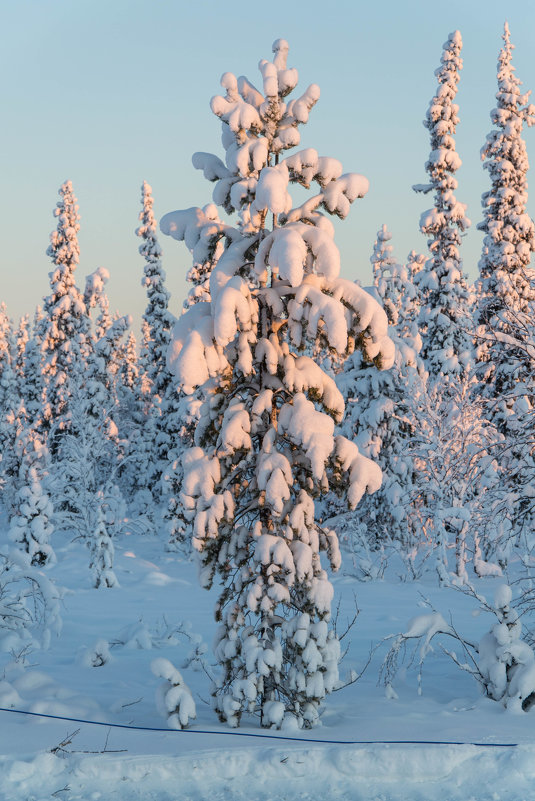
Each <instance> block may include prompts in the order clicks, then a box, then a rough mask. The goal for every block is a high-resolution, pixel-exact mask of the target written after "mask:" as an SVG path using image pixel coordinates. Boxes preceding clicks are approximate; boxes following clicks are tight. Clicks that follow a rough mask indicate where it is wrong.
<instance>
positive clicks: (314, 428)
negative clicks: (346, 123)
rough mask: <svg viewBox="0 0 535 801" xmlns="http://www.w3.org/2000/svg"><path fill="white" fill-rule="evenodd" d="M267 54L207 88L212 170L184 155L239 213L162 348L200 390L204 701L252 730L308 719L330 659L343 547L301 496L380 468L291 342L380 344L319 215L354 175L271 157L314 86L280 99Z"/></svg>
mask: <svg viewBox="0 0 535 801" xmlns="http://www.w3.org/2000/svg"><path fill="white" fill-rule="evenodd" d="M273 51H274V53H275V57H274V60H273V61H272V62H269V61H261V62H260V71H261V74H262V81H263V93H261V92H259V91H258V90H256V89H255V88H254V87H253V86H252V84H251V83H250V82H249V81H248V80H247V79H246V78H240V79H239V80H237V79H236V77H235V76H234V75H232V74H231V73H225V74H224V75H223V77H222V79H221V83H222V86H223V88H224V89H225V90H226V95H225V97H220V96H217V97H214V98H213V99H212V103H211V107H212V111H213V112H214V113H215V114H216V115H217V116H218V117H219V118H220V119H221V121H222V127H223V138H222V141H223V145H224V147H225V150H226V154H225V156H226V166H225V164H224V163H223V161H221V159H219V158H218V157H216V156H214V155H211V154H208V153H197V154H195V156H194V157H193V163H194V165H195V166H196V167H197V168H199V169H202V170H203V172H204V175H205V176H206V177H207V178H208V179H209V180H212V181H216V182H217V183H216V187H215V190H214V194H213V197H214V201H215V202H216V203H217V204H218V205H221V206H223V208H224V209H225V210H226V211H227V213H229V214H234V213H236V215H237V224H236V228H232V229H230V230H227V231H226V236H225V243H224V252H223V253H222V254H221V256H220V257H219V260H218V262H217V265H216V266H215V268H214V269H213V271H212V275H211V280H210V297H211V300H210V303H207V302H200V303H196V304H194V305H193V306H192V307H191V308H190V309H189V310H188V311H187V312H186V313H185V314H184V315H182V317H181V318H180V319H179V320H178V322H177V325H176V326H175V329H174V337H173V342H172V344H171V349H170V354H169V361H170V364H171V365H172V366H173V368H174V370H175V371H176V373H177V376H178V377H179V379H180V382H181V386H182V387H183V389H184V390H185V391H186V392H190V393H191V392H192V391H194V390H195V388H196V387H198V386H203V393H204V398H205V401H204V404H203V409H202V413H201V419H200V422H199V424H198V426H197V429H196V432H195V447H194V448H192V449H190V450H189V451H188V452H187V453H186V455H185V456H184V482H183V489H182V493H181V500H182V502H183V505H184V506H185V508H187V509H188V510H189V514H190V516H191V518H192V519H193V518H194V540H193V544H194V547H195V549H196V550H197V551H198V553H199V557H200V563H201V580H202V583H203V584H204V585H205V586H210V585H211V584H212V582H213V581H214V579H215V577H216V575H218V576H219V578H220V581H221V584H222V590H221V595H220V599H219V602H218V604H217V607H216V617H217V619H218V620H219V621H220V624H221V625H220V628H219V632H218V635H217V641H216V655H217V659H218V661H219V662H220V665H221V667H222V669H223V675H222V677H221V681H220V682H219V683H218V686H217V687H216V689H215V691H214V703H215V706H216V709H217V711H218V713H219V715H220V717H221V719H223V720H226V721H227V722H228V723H229V724H230V725H234V726H236V725H238V723H239V720H240V717H241V715H242V713H243V712H245V711H253V710H258V711H259V713H260V716H261V722H262V725H265V726H271V725H275V726H279V725H280V724H281V722H282V720H283V717H284V715H288V716H295V718H296V719H297V721H298V724H299V725H304V726H310V725H313V724H314V723H315V722H316V721H317V719H318V707H319V705H320V703H321V701H322V699H323V698H324V696H325V694H326V693H328V692H330V691H332V690H333V689H334V688H335V687H336V686H337V682H338V661H339V657H340V646H339V643H338V640H337V637H336V634H335V633H334V631H333V630H329V619H330V605H331V599H332V592H333V591H332V587H331V584H330V582H329V580H328V578H327V574H326V571H325V569H324V567H323V566H322V564H321V560H320V554H321V552H325V553H326V555H327V558H328V560H329V562H330V564H331V566H332V568H333V569H337V568H338V566H339V564H340V556H339V550H338V541H337V537H336V534H335V533H334V532H332V531H330V530H328V529H324V528H323V527H322V526H321V525H320V523H319V522H318V520H317V519H316V512H315V506H314V503H315V498H317V497H319V496H320V495H321V494H322V493H324V492H326V491H327V489H328V487H329V484H330V485H331V486H332V487H333V488H337V489H338V491H340V492H344V491H346V490H347V492H348V497H349V502H350V504H351V505H353V506H354V505H355V504H356V503H357V502H358V500H359V499H360V497H361V496H362V494H363V493H364V492H365V491H366V489H367V488H368V489H370V490H373V489H376V488H377V487H378V485H379V483H380V470H379V468H378V467H377V465H375V464H374V463H373V462H371V461H370V460H368V459H366V458H365V457H363V456H362V455H361V454H360V453H359V451H358V448H357V447H356V445H354V443H352V442H350V441H348V440H346V439H345V438H344V437H342V436H338V437H335V436H334V425H335V420H337V421H339V420H340V419H341V417H342V415H343V408H344V404H343V399H342V396H341V394H340V392H339V391H338V390H337V388H336V386H335V384H334V381H333V380H332V379H331V378H329V377H328V376H327V375H326V374H325V373H324V371H323V370H322V369H321V367H320V366H319V365H318V364H317V363H316V362H315V361H313V360H312V359H311V358H309V357H308V356H303V355H301V353H302V348H304V347H306V346H307V344H314V343H315V344H316V346H319V345H320V344H321V346H322V347H323V348H324V349H325V350H329V349H333V350H336V351H338V352H339V353H344V352H345V351H346V349H347V347H348V335H349V336H350V337H351V340H352V341H353V339H354V338H355V337H356V341H357V342H358V344H359V347H361V348H362V349H363V350H366V352H367V355H368V358H369V359H370V361H373V360H375V362H376V363H377V364H378V365H381V366H385V367H386V366H389V365H390V364H391V362H392V350H393V348H392V342H391V341H390V340H389V339H388V337H387V320H386V316H385V314H384V312H383V311H382V309H381V308H380V306H379V305H378V304H377V302H376V301H374V300H373V299H372V298H371V297H370V296H369V295H367V294H366V293H365V292H364V291H363V290H362V289H360V288H359V287H358V286H356V285H355V284H353V283H352V282H350V281H347V280H344V279H341V278H339V270H340V256H339V252H338V249H337V248H336V245H335V244H334V241H333V235H334V232H333V227H332V224H331V223H330V222H329V221H328V218H327V216H326V215H325V212H327V214H332V215H336V216H339V217H341V218H343V217H345V216H346V215H347V214H348V212H349V209H350V206H351V203H352V201H354V200H355V199H356V198H358V197H362V196H363V195H364V194H365V193H366V191H367V188H368V182H367V180H366V179H365V178H363V177H362V176H360V175H354V174H342V165H341V164H340V162H338V161H337V160H336V159H331V158H323V157H319V156H318V154H317V152H316V151H315V150H313V149H312V148H309V149H307V150H301V151H298V152H296V153H295V154H294V155H292V156H290V157H288V158H283V152H284V151H285V150H287V149H289V148H291V147H294V146H295V145H297V144H298V143H299V140H300V136H299V131H298V126H299V125H300V124H302V123H305V122H306V121H307V120H308V115H309V111H310V110H311V108H312V107H313V106H314V105H315V103H316V101H317V100H318V97H319V89H318V87H317V86H315V85H312V86H310V87H309V88H308V89H307V90H306V91H305V92H304V94H303V95H301V97H298V98H296V99H293V100H289V101H286V100H285V98H286V96H287V95H289V94H290V92H291V91H292V90H293V89H294V88H295V86H296V84H297V71H296V70H295V69H289V68H287V65H286V58H287V53H288V45H287V43H286V42H285V41H284V40H282V39H279V40H277V41H276V42H275V43H274V45H273ZM312 181H315V182H316V183H317V185H318V192H317V193H315V194H313V195H312V196H311V197H310V198H309V199H308V200H307V201H306V202H305V203H303V205H301V206H298V207H295V208H294V207H293V204H292V199H291V197H290V194H289V192H288V188H289V184H290V183H299V184H301V185H303V186H305V187H306V188H310V184H311V182H312ZM213 236H214V238H215V237H218V238H219V232H218V231H215V232H214V234H213Z"/></svg>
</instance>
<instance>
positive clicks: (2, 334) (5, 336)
mask: <svg viewBox="0 0 535 801" xmlns="http://www.w3.org/2000/svg"><path fill="white" fill-rule="evenodd" d="M12 330H13V325H12V322H11V320H10V319H9V316H8V313H7V306H6V304H5V303H3V302H2V303H0V377H1V375H2V373H3V371H4V368H5V366H6V364H11V338H12Z"/></svg>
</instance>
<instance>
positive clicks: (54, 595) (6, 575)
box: [0, 549, 61, 652]
mask: <svg viewBox="0 0 535 801" xmlns="http://www.w3.org/2000/svg"><path fill="white" fill-rule="evenodd" d="M60 600H61V592H60V591H59V589H58V588H57V587H56V586H55V585H54V584H53V583H52V582H51V581H50V580H49V579H48V578H47V577H46V576H45V575H43V573H42V572H41V571H40V570H38V569H37V568H35V567H33V566H32V565H31V564H30V560H29V557H28V555H27V554H25V553H23V552H21V551H19V550H15V549H11V550H9V551H7V550H5V549H4V550H2V551H1V552H0V651H4V652H12V651H16V650H17V649H19V648H20V647H21V646H26V645H28V644H29V645H32V646H33V647H42V648H48V646H49V644H50V638H51V636H52V634H58V633H59V631H60V630H61V617H60Z"/></svg>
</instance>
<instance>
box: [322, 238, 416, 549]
mask: <svg viewBox="0 0 535 801" xmlns="http://www.w3.org/2000/svg"><path fill="white" fill-rule="evenodd" d="M391 238H392V237H391V234H390V232H389V231H388V230H387V227H386V225H383V226H382V228H381V229H380V230H379V231H378V233H377V240H376V242H375V245H374V250H373V254H372V256H371V259H370V261H371V263H372V267H373V284H374V286H373V289H370V292H371V293H372V294H373V296H374V297H375V298H376V299H377V301H378V302H379V303H380V304H381V305H382V306H383V308H384V309H385V311H386V314H387V317H388V320H389V323H390V327H389V336H390V337H391V339H392V340H393V342H394V344H395V346H396V356H395V361H394V364H393V366H392V367H391V369H390V370H386V371H381V372H380V371H378V370H377V369H376V367H375V366H374V365H373V364H371V363H370V362H369V361H367V360H366V357H365V354H363V353H362V352H361V351H360V350H355V351H354V353H353V354H351V356H350V357H349V358H348V359H347V361H346V363H345V364H344V369H343V371H341V372H340V373H338V375H337V376H336V383H337V385H338V388H339V389H340V391H341V392H342V394H343V396H344V400H345V402H346V415H345V418H344V422H343V425H342V426H341V431H342V433H343V434H344V435H345V436H347V437H348V438H349V439H352V440H354V441H355V442H356V444H357V445H358V448H359V450H360V451H361V452H362V453H363V454H364V455H365V456H367V457H368V458H370V459H373V460H374V461H376V462H377V463H378V464H379V465H380V467H381V470H382V471H383V483H382V485H381V488H380V489H379V490H378V491H377V492H375V493H374V494H373V495H366V496H365V497H364V498H363V499H362V501H361V503H360V504H359V507H358V511H357V513H356V514H355V513H353V514H351V515H348V514H347V513H346V514H345V515H343V516H342V519H341V521H340V522H341V523H342V524H343V525H344V528H346V529H347V535H346V536H347V539H348V541H349V544H350V545H351V544H353V543H354V544H355V545H356V544H358V543H359V542H361V541H364V542H366V543H367V544H368V545H369V546H371V547H378V546H380V545H383V544H387V543H389V542H391V541H395V542H396V543H398V544H400V545H402V546H405V547H406V546H410V545H411V543H412V541H413V528H412V520H411V507H410V502H411V498H412V495H413V487H414V463H413V456H412V454H411V453H410V439H411V438H412V436H413V434H414V430H415V427H416V425H417V408H418V404H419V403H420V402H421V398H422V394H423V393H424V391H425V385H424V370H423V365H422V362H421V359H420V357H419V355H418V354H419V350H420V348H421V340H420V334H419V331H418V325H417V322H416V319H417V315H418V309H419V306H418V294H417V291H416V288H415V286H414V284H413V282H412V276H411V275H410V272H409V268H408V267H407V266H405V265H401V264H398V263H397V261H396V259H395V258H394V256H393V254H392V245H391V244H390V240H391ZM336 506H337V507H338V506H339V504H336ZM331 511H333V510H331Z"/></svg>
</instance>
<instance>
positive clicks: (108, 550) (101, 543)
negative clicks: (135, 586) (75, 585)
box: [88, 494, 118, 589]
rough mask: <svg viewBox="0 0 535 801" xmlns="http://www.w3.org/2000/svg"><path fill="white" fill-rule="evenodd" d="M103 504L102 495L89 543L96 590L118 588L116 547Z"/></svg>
mask: <svg viewBox="0 0 535 801" xmlns="http://www.w3.org/2000/svg"><path fill="white" fill-rule="evenodd" d="M103 504H104V499H103V497H102V494H100V495H99V499H98V508H97V520H96V525H95V530H94V531H93V534H92V536H91V539H90V541H89V542H88V545H89V547H90V549H91V562H90V564H89V567H90V569H91V571H92V573H93V586H94V587H95V588H96V589H98V588H99V587H117V586H118V582H117V577H116V575H115V573H114V572H113V558H114V547H113V542H112V538H111V537H110V535H109V533H108V529H107V526H106V521H105V516H104V510H103V508H102V505H103Z"/></svg>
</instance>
